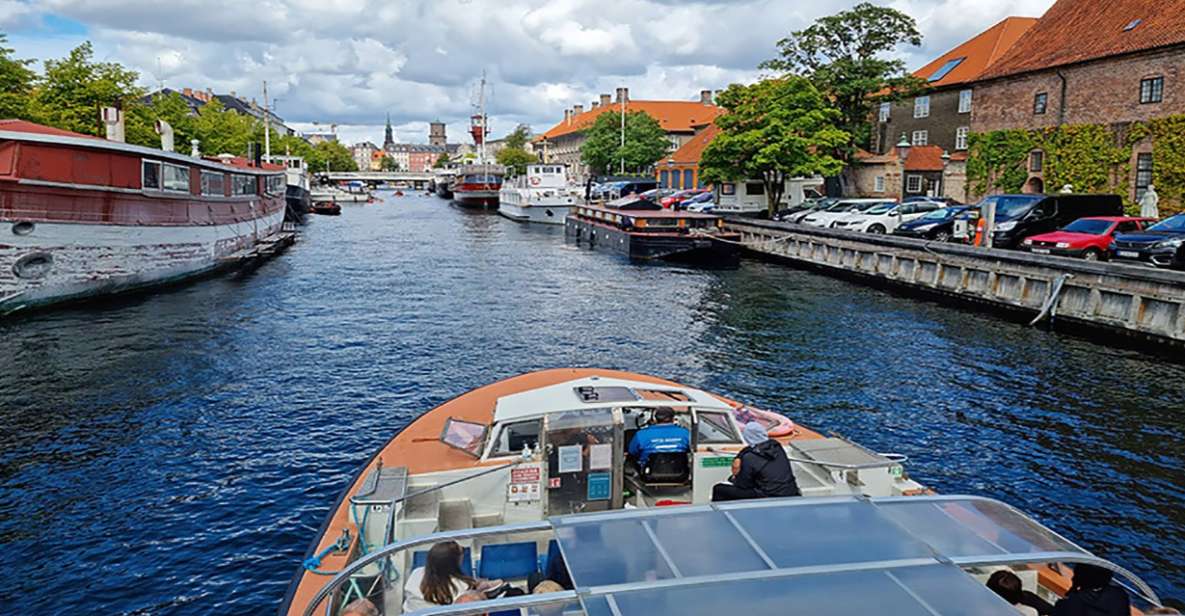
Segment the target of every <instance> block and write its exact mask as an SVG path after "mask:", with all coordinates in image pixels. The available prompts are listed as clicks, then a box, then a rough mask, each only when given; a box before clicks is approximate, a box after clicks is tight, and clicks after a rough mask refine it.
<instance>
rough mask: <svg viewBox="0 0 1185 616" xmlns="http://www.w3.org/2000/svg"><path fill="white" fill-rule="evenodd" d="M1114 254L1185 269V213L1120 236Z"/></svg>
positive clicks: (1113, 248)
mask: <svg viewBox="0 0 1185 616" xmlns="http://www.w3.org/2000/svg"><path fill="white" fill-rule="evenodd" d="M1111 257H1112V258H1113V259H1115V260H1118V261H1143V262H1144V263H1150V264H1152V265H1155V266H1157V267H1172V268H1175V269H1185V214H1177V215H1176V216H1173V217H1171V218H1166V219H1164V220H1162V221H1160V222H1158V223H1156V224H1154V225H1152V226H1151V227H1148V228H1147V229H1144V230H1143V231H1139V232H1137V233H1123V234H1120V235H1116V236H1115V241H1113V242H1112V243H1111Z"/></svg>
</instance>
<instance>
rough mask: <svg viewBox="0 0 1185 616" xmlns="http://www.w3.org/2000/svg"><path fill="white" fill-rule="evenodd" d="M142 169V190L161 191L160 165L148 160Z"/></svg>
mask: <svg viewBox="0 0 1185 616" xmlns="http://www.w3.org/2000/svg"><path fill="white" fill-rule="evenodd" d="M140 168H141V173H140V188H151V189H153V190H160V163H155V162H152V161H150V160H146V161H144V162H143V164H142V165H141V166H140Z"/></svg>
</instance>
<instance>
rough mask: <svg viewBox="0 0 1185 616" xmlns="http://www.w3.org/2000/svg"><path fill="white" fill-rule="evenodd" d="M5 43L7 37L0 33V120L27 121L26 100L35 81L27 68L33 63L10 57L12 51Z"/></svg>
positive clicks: (27, 107)
mask: <svg viewBox="0 0 1185 616" xmlns="http://www.w3.org/2000/svg"><path fill="white" fill-rule="evenodd" d="M7 43H8V37H7V36H6V35H4V34H3V33H0V119H3V118H25V119H27V118H29V117H30V114H29V106H28V99H29V95H30V94H31V93H32V91H33V83H34V80H35V79H36V74H35V73H34V72H33V70H32V69H30V68H29V65H30V64H32V63H33V61H32V60H18V59H16V58H14V57H12V53H13V51H14V50H12V49H9V48H8V47H7V46H6V44H7Z"/></svg>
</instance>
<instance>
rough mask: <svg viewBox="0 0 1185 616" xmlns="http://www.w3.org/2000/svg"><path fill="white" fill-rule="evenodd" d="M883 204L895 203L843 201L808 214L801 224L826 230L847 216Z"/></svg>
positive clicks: (879, 200)
mask: <svg viewBox="0 0 1185 616" xmlns="http://www.w3.org/2000/svg"><path fill="white" fill-rule="evenodd" d="M885 203H895V202H894V201H889V200H886V199H844V200H843V201H840V202H838V203H836V204H835V205H833V206H831V207H829V208H827V209H825V210H820V211H818V212H814V213H811V214H808V215H807V216H806V217H805V218H803V219H802V224H804V225H810V226H812V227H823V228H825V229H826V228H828V227H830V226H831V223H834V222H835V221H837V220H839V219H841V218H843V217H845V216H847V215H848V214H856V213H859V212H866V211H868V210H870V209H872V208H874V207H876V206H878V205H882V204H885Z"/></svg>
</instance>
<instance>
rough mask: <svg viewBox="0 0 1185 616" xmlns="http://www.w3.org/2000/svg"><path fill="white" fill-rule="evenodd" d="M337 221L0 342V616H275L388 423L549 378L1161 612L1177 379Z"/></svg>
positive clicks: (441, 232) (1174, 492) (717, 283)
mask: <svg viewBox="0 0 1185 616" xmlns="http://www.w3.org/2000/svg"><path fill="white" fill-rule="evenodd" d="M343 210H344V211H343V213H342V216H340V217H337V218H314V219H313V221H312V223H311V224H310V225H309V226H308V227H307V228H306V229H305V230H304V233H303V236H302V241H301V242H299V243H298V244H297V245H296V246H294V247H293V248H292V250H291V251H290V252H288V253H287V254H285V255H284V256H283V257H281V258H279V259H277V260H275V261H272V262H270V263H267V264H265V265H264V266H263V267H261V268H260V269H258V270H257V271H254V272H252V273H247V274H235V275H226V276H222V277H218V278H214V279H210V280H206V281H202V282H199V283H197V284H192V285H189V286H185V287H182V288H179V289H175V290H172V291H169V292H166V293H162V294H157V295H152V296H144V297H137V298H131V299H119V300H113V301H107V302H103V303H101V304H97V305H94V304H92V305H88V306H86V307H83V308H73V309H67V310H61V311H56V312H47V313H43V314H38V315H35V316H32V317H27V318H23V319H19V320H16V321H11V322H6V323H4V324H3V325H0V362H2V363H0V367H2V368H3V369H2V370H0V427H2V430H0V572H2V573H3V575H0V605H4V606H6V608H7V609H6V610H5V611H6V612H8V613H25V614H34V613H39V614H48V613H75V614H83V613H102V614H205V613H215V612H216V613H235V614H243V613H253V612H255V611H257V610H266V611H271V610H274V609H275V606H276V604H277V603H278V602H279V601H280V599H281V597H282V596H283V593H284V590H285V588H286V586H287V584H288V582H289V579H290V577H291V575H292V573H293V571H294V570H295V569H296V567H297V566H298V565H299V561H300V558H301V556H302V554H303V553H304V550H305V548H306V547H307V545H308V543H309V541H310V540H311V539H312V536H313V533H314V532H315V530H316V529H317V527H318V526H319V524H320V523H321V521H322V519H323V518H324V516H325V515H326V513H327V511H328V508H329V506H330V504H331V503H332V501H333V499H334V497H335V496H336V494H337V493H338V492H339V491H340V490H341V489H342V487H343V486H344V485H345V483H346V482H347V480H348V478H349V476H350V475H351V473H352V472H353V471H354V470H355V469H356V468H357V466H358V465H359V464H361V463H362V462H363V461H364V460H365V459H366V458H367V457H368V456H369V454H370V453H371V452H373V451H374V450H375V449H376V448H377V447H379V446H380V445H381V444H382V443H384V442H385V441H386V440H387V439H388V438H389V437H390V436H391V434H392V433H393V432H394V431H395V430H397V429H398V428H400V427H401V426H403V425H404V424H406V423H407V422H408V421H409V420H411V419H412V418H413V417H415V416H416V415H417V414H419V413H420V412H422V411H424V410H426V409H428V408H430V407H432V406H433V405H435V404H438V403H440V402H442V401H444V400H446V399H447V398H449V397H451V396H454V395H457V394H459V393H462V392H464V391H466V390H468V389H471V388H473V387H477V386H479V385H482V384H485V383H489V382H491V381H494V380H497V379H500V378H503V377H507V376H511V375H514V374H518V373H522V372H525V371H529V370H535V369H540V368H548V367H556V366H603V367H611V368H622V369H628V370H634V371H640V372H647V373H653V374H657V375H662V376H666V377H670V378H674V379H677V380H680V381H683V382H686V383H689V384H693V385H698V386H701V387H704V388H706V389H709V390H712V391H717V392H720V393H723V394H728V395H730V396H733V397H736V398H739V399H742V400H746V401H749V402H751V403H753V404H756V405H759V406H762V407H766V408H772V409H778V410H781V411H783V412H785V413H786V414H788V415H790V416H791V417H793V418H794V419H796V420H798V421H800V422H802V423H804V424H807V425H810V426H812V427H814V428H816V429H819V430H821V431H824V432H838V433H840V434H843V435H845V436H848V437H851V438H853V439H855V440H857V441H859V442H861V443H863V444H865V445H867V446H869V447H871V448H874V449H876V450H879V451H892V452H898V453H902V454H906V455H908V456H909V457H910V458H911V461H910V463H909V465H908V469H909V471H910V473H911V474H912V475H913V476H914V477H915V478H917V479H920V480H921V481H923V482H925V483H927V484H929V485H930V486H933V487H934V488H936V489H937V490H939V491H941V492H944V493H972V494H982V495H987V496H992V497H997V498H1001V499H1003V500H1005V501H1008V502H1010V503H1013V504H1015V505H1017V506H1019V507H1021V508H1022V509H1024V510H1025V511H1027V512H1029V513H1031V514H1032V515H1034V516H1036V517H1037V518H1039V519H1040V520H1042V521H1043V522H1044V523H1046V524H1048V525H1050V526H1052V527H1053V528H1055V529H1056V530H1058V531H1060V532H1062V533H1064V534H1066V535H1067V536H1069V537H1070V538H1072V539H1074V540H1075V541H1078V542H1080V543H1081V544H1083V545H1084V546H1086V547H1088V548H1089V549H1092V550H1096V551H1098V552H1099V553H1101V554H1103V555H1105V556H1107V557H1110V558H1112V559H1114V560H1116V561H1117V562H1119V563H1121V564H1123V565H1126V566H1128V567H1130V568H1132V569H1133V570H1135V571H1137V572H1138V573H1139V574H1140V575H1142V576H1144V578H1145V579H1146V580H1148V581H1149V582H1150V583H1151V584H1152V585H1153V587H1155V588H1156V589H1157V590H1158V591H1159V592H1161V593H1162V594H1163V595H1164V596H1167V597H1171V598H1174V599H1176V600H1178V601H1180V600H1182V599H1185V567H1183V566H1182V563H1183V562H1185V510H1183V507H1182V503H1185V474H1183V472H1182V469H1183V468H1185V447H1183V446H1182V442H1185V416H1183V414H1182V413H1183V410H1185V385H1183V384H1185V366H1182V365H1172V364H1168V363H1165V362H1164V361H1163V360H1160V359H1157V358H1154V357H1150V356H1145V355H1140V354H1138V353H1135V352H1131V351H1123V350H1115V349H1111V348H1108V347H1105V346H1099V345H1096V344H1093V343H1092V342H1090V341H1089V340H1084V339H1080V338H1072V337H1065V336H1062V335H1058V334H1054V333H1049V332H1046V331H1043V330H1038V329H1029V328H1027V327H1024V326H1022V325H1018V324H1015V323H1011V322H1007V321H1004V320H1000V319H997V318H994V317H991V316H986V315H983V314H979V313H974V312H966V311H961V310H956V309H952V308H947V307H943V306H939V305H936V304H932V303H927V302H919V301H915V300H911V299H907V298H904V297H899V296H895V295H892V294H887V293H884V292H880V291H876V290H871V289H868V288H865V287H861V286H858V285H854V284H850V283H847V282H842V281H837V280H833V279H830V278H826V277H821V276H819V275H816V274H811V273H806V272H802V271H797V270H794V269H790V268H787V267H784V266H779V265H771V264H766V263H760V262H745V263H743V264H742V265H741V267H740V268H738V269H735V270H727V271H704V270H697V269H690V268H684V267H677V266H666V265H638V264H631V263H629V262H628V261H626V260H623V259H622V258H620V257H618V256H616V255H610V254H605V253H599V252H591V251H588V250H587V249H584V248H578V247H574V246H570V245H566V244H565V242H564V238H563V232H562V229H559V228H542V227H534V226H524V225H522V224H518V223H514V222H511V221H509V220H506V219H503V218H500V217H498V216H496V215H493V214H489V213H481V212H468V211H463V210H460V209H457V208H455V207H453V206H450V205H448V204H446V203H445V202H444V201H441V200H438V199H436V198H434V197H426V196H407V197H401V198H395V197H390V196H388V197H387V199H386V202H382V203H377V204H372V205H345V206H344V207H343ZM799 531H802V532H809V529H786V532H791V533H793V532H799Z"/></svg>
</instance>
